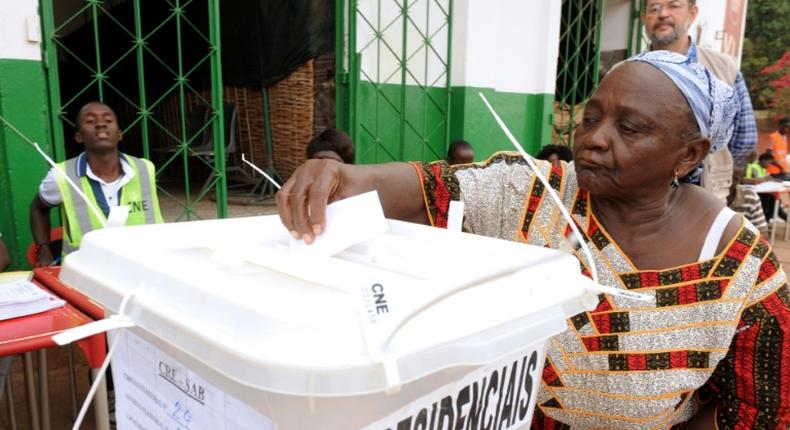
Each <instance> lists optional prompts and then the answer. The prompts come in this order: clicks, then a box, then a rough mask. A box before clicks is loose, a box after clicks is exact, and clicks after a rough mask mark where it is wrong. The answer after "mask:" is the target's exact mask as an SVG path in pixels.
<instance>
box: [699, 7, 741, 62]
mask: <svg viewBox="0 0 790 430" xmlns="http://www.w3.org/2000/svg"><path fill="white" fill-rule="evenodd" d="M738 3H740V2H738V1H727V0H697V5H698V6H699V15H698V16H697V20H696V21H695V22H694V24H693V25H692V26H691V29H690V30H689V33H690V34H691V35H692V37H694V39H695V40H696V41H697V43H698V44H699V45H700V46H704V47H706V48H710V49H713V50H716V51H719V52H724V53H728V54H730V55H732V54H737V55H736V59H737V60H738V62H740V61H741V55H742V47H743V31H744V30H745V28H746V25H745V24H746V22H745V21H746V9H747V6H748V2H747V0H743V11H742V12H743V13H742V16H741V17H740V19H741V33H740V35H738V36H737V37H732V36H731V35H727V34H725V31H724V30H725V23H726V19H727V16H726V15H727V8H728V7H732V6H735V9H736V11H737V9H738V7H737V4H738Z"/></svg>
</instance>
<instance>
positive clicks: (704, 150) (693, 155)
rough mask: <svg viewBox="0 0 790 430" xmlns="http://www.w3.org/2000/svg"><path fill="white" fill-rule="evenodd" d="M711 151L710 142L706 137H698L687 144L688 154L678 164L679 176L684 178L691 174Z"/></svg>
mask: <svg viewBox="0 0 790 430" xmlns="http://www.w3.org/2000/svg"><path fill="white" fill-rule="evenodd" d="M709 151H710V140H708V138H706V137H696V138H694V139H692V140H690V141H688V142H686V152H685V154H684V155H683V158H681V159H680V162H679V163H678V176H680V177H681V178H682V177H684V176H686V175H688V174H689V173H691V172H692V171H693V170H694V169H695V168H696V167H697V166H699V165H700V163H702V160H704V159H705V157H707V156H708V152H709Z"/></svg>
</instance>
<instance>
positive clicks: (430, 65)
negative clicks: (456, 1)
mask: <svg viewBox="0 0 790 430" xmlns="http://www.w3.org/2000/svg"><path fill="white" fill-rule="evenodd" d="M449 3H450V2H449V0H414V1H410V2H409V19H407V20H404V19H403V18H402V15H401V10H400V7H399V6H398V2H394V1H384V2H379V1H378V0H362V1H359V3H358V14H357V38H356V39H357V40H356V43H357V52H358V53H360V55H361V57H360V61H361V69H362V73H361V76H360V77H361V79H363V80H369V81H371V82H378V83H387V84H399V83H400V82H401V79H402V76H401V68H400V61H402V60H406V64H407V69H408V71H409V73H407V74H406V82H407V84H410V85H417V84H419V85H424V86H431V85H434V86H444V85H446V82H447V76H446V74H445V69H446V68H445V66H444V63H446V62H447V56H448V53H447V42H448V40H447V34H448V31H447V19H446V18H445V13H444V11H446V10H448V9H449ZM379 7H380V8H379ZM404 26H405V27H406V28H405V33H406V48H405V51H404V47H403V34H404ZM377 32H379V33H381V34H382V38H381V40H378V39H377V38H376V33H377ZM426 38H429V39H430V41H431V42H430V45H429V46H428V45H426V44H425V39H426Z"/></svg>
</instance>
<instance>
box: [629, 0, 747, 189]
mask: <svg viewBox="0 0 790 430" xmlns="http://www.w3.org/2000/svg"><path fill="white" fill-rule="evenodd" d="M698 12H699V8H698V7H697V0H647V3H646V5H645V10H644V13H643V14H642V23H643V24H644V26H645V31H646V32H647V35H648V36H649V37H650V41H651V42H652V43H651V45H650V49H651V50H653V51H655V50H661V49H664V50H667V51H673V52H677V53H679V54H683V55H685V56H687V57H688V58H689V59H690V60H691V61H696V62H699V63H700V64H702V65H703V66H705V67H706V68H707V69H708V70H710V71H711V73H713V74H714V75H715V76H716V77H717V78H719V79H720V80H722V81H724V82H726V83H728V84H730V85H731V86H732V87H733V88H735V91H736V93H737V94H738V99H739V100H740V108H739V111H738V114H737V115H736V116H735V120H734V129H733V133H732V139H731V140H730V142H729V144H728V145H727V148H724V149H723V150H721V151H719V152H717V153H715V154H712V155H710V156H708V158H706V159H705V169H704V171H703V173H702V178H701V182H702V186H703V187H704V188H706V189H708V190H710V191H711V192H713V194H715V195H716V196H717V197H719V198H721V199H724V200H725V201H726V198H727V195H728V194H729V188H730V183H731V181H732V167H733V162H734V163H735V164H737V165H743V164H744V163H745V161H746V158H747V157H748V156H749V154H750V153H751V152H752V151H753V150H754V148H755V146H756V145H757V125H756V123H755V120H754V111H753V110H752V100H751V99H750V98H749V90H748V89H747V88H746V82H745V81H744V80H743V75H741V72H740V70H739V68H738V65H737V64H736V62H735V60H734V59H733V58H732V57H730V56H728V55H726V54H722V53H720V52H716V51H713V50H710V49H707V48H703V47H701V46H697V45H696V44H695V43H694V42H693V41H692V40H691V38H690V37H689V34H688V32H689V28H690V27H691V24H692V23H693V22H694V19H696V18H697V13H698ZM727 149H729V151H727Z"/></svg>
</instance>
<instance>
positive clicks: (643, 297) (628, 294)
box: [584, 282, 653, 302]
mask: <svg viewBox="0 0 790 430" xmlns="http://www.w3.org/2000/svg"><path fill="white" fill-rule="evenodd" d="M584 288H586V289H588V290H590V291H595V292H597V293H605V294H609V295H612V296H618V297H625V298H627V299H633V300H640V301H643V302H651V301H653V296H651V295H649V294H643V293H636V292H634V291H628V290H621V289H619V288H614V287H607V286H605V285H600V284H596V283H593V282H589V283H587V284H585V285H584Z"/></svg>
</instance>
